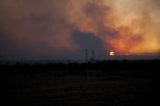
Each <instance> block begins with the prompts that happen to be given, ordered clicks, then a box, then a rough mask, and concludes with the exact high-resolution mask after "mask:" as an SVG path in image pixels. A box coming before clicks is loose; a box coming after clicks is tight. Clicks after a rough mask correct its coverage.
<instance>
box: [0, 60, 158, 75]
mask: <svg viewBox="0 0 160 106" xmlns="http://www.w3.org/2000/svg"><path fill="white" fill-rule="evenodd" d="M116 70H145V71H147V70H148V71H158V70H160V60H113V61H94V62H92V61H90V62H87V63H78V62H72V63H47V64H40V63H36V64H34V65H32V64H25V63H20V62H17V63H16V64H14V65H8V64H3V65H0V71H1V72H8V71H9V72H15V71H16V72H19V73H25V72H26V73H34V72H35V73H37V72H64V73H65V72H70V73H85V72H86V71H101V72H106V73H113V72H114V71H116Z"/></svg>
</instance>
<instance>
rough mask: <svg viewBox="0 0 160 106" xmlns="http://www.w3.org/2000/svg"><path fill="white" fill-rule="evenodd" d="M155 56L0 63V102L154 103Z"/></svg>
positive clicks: (23, 105)
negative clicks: (85, 60)
mask: <svg viewBox="0 0 160 106" xmlns="http://www.w3.org/2000/svg"><path fill="white" fill-rule="evenodd" d="M159 70H160V61H159V60H129V61H128V60H121V61H118V60H114V61H94V62H87V63H78V62H71V63H47V64H40V63H36V64H26V63H20V62H17V63H16V64H12V65H9V64H3V65H2V64H1V65H0V85H1V87H0V97H1V98H2V99H1V102H0V105H1V106H4V105H16V106H17V105H20V106H32V105H33V106H37V105H38V106H43V105H53V106H71V105H73V106H77V105H78V106H84V105H85V106H90V105H92V106H99V105H107V106H145V105H155V104H156V103H157V102H156V95H157V91H158V90H156V88H157V86H158V85H159V82H158V81H159Z"/></svg>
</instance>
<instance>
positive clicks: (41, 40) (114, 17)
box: [0, 0, 160, 56]
mask: <svg viewBox="0 0 160 106" xmlns="http://www.w3.org/2000/svg"><path fill="white" fill-rule="evenodd" d="M159 4H160V2H159V0H141V1H140V0H1V1H0V52H1V53H3V52H4V53H5V52H6V53H8V52H12V54H15V55H16V54H17V55H20V54H22V55H26V53H27V52H30V55H31V54H33V56H34V55H37V54H43V53H44V54H46V55H50V54H51V53H54V54H60V53H63V52H64V51H67V52H70V53H76V51H78V49H79V48H80V47H81V45H79V44H78V43H77V42H76V41H75V40H74V36H75V34H74V32H75V31H78V32H81V33H84V35H85V34H90V35H92V36H94V37H97V39H100V40H101V42H102V43H103V45H104V49H106V50H107V51H108V50H114V51H116V52H117V53H119V54H137V53H138V54H139V53H144V54H145V53H157V52H160V44H159V41H160V31H159V27H160V21H159V17H160V13H159ZM88 42H89V41H88Z"/></svg>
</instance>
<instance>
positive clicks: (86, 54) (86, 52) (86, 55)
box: [85, 49, 88, 63]
mask: <svg viewBox="0 0 160 106" xmlns="http://www.w3.org/2000/svg"><path fill="white" fill-rule="evenodd" d="M85 55H86V63H87V62H88V49H86V54H85Z"/></svg>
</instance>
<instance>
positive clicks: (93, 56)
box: [91, 49, 95, 61]
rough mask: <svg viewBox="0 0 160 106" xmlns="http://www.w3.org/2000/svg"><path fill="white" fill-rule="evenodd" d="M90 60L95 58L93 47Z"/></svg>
mask: <svg viewBox="0 0 160 106" xmlns="http://www.w3.org/2000/svg"><path fill="white" fill-rule="evenodd" d="M91 59H92V61H94V59H95V52H94V49H92V58H91Z"/></svg>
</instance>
